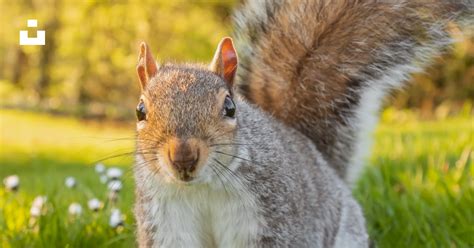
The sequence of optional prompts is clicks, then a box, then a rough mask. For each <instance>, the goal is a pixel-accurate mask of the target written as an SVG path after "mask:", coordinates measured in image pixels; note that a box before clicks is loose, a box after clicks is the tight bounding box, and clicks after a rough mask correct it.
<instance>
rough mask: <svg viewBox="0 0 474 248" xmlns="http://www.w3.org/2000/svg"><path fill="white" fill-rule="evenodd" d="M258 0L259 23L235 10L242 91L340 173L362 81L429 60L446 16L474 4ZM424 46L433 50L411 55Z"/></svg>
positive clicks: (349, 150) (352, 137) (458, 14)
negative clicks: (309, 142)
mask: <svg viewBox="0 0 474 248" xmlns="http://www.w3.org/2000/svg"><path fill="white" fill-rule="evenodd" d="M260 2H262V1H260ZM263 2H265V6H266V12H264V13H265V17H260V19H261V22H257V21H254V22H252V21H250V20H254V19H255V20H259V19H258V18H259V16H257V17H255V13H254V12H252V11H250V10H249V9H246V7H243V10H242V11H241V12H240V13H238V15H237V36H238V37H240V38H239V39H238V42H237V50H238V51H239V53H240V54H241V57H242V60H241V61H242V63H245V64H242V65H241V68H244V69H243V70H240V71H239V74H238V76H239V78H238V81H237V85H238V86H239V90H240V91H241V92H242V93H243V94H244V95H245V96H246V97H247V99H249V100H250V101H251V102H254V103H256V104H257V105H259V106H260V107H262V108H263V109H264V110H265V111H268V112H270V113H272V114H273V115H274V116H275V117H276V118H277V119H279V120H282V121H283V122H285V123H286V124H287V125H289V126H293V127H295V128H296V129H298V130H299V131H301V132H303V133H304V134H305V135H307V136H308V137H310V138H311V139H312V140H313V141H314V142H315V143H316V144H317V146H318V149H320V150H321V151H322V152H323V155H324V156H325V158H326V159H328V161H329V162H330V163H331V164H332V165H333V166H334V167H335V168H336V169H337V171H338V172H339V174H340V175H341V176H342V177H345V173H346V167H347V164H348V163H349V159H350V158H351V156H353V150H354V144H353V143H354V140H355V133H356V132H357V129H358V128H357V125H354V122H355V120H354V119H353V117H354V110H355V108H356V107H357V105H358V102H359V100H360V99H359V98H360V95H361V92H363V91H364V88H367V87H371V85H367V81H369V80H373V79H376V78H379V77H381V75H382V74H383V72H384V70H385V69H388V68H390V67H392V66H396V65H398V64H404V63H405V64H410V63H418V62H426V60H427V58H428V57H430V56H432V55H433V54H434V50H437V49H438V48H439V47H442V43H447V42H446V40H447V34H446V33H445V32H444V27H445V26H446V25H447V23H448V21H449V20H451V19H454V18H456V17H461V16H467V17H468V18H472V16H470V14H472V9H474V8H472V4H471V6H469V5H468V4H469V3H468V2H467V1H465V2H462V1H458V2H450V1H434V0H433V1H426V0H420V1H413V0H411V1H404V0H394V1H375V0H332V1H328V0H294V1H278V2H272V1H263ZM469 11H471V12H469ZM252 15H253V18H254V19H252V18H249V17H248V16H252ZM239 18H240V19H243V20H244V21H241V20H239ZM239 21H240V22H239ZM249 37H250V38H249ZM248 42H250V44H248ZM438 42H439V44H437V43H438ZM247 47H250V48H247ZM423 47H428V48H430V49H431V48H432V49H431V50H430V51H429V52H425V53H420V52H419V53H418V54H416V53H415V52H416V49H417V48H423ZM242 50H243V51H242ZM246 50H250V51H246ZM242 54H244V56H242ZM389 87H391V86H389V85H387V88H389ZM356 124H357V123H356Z"/></svg>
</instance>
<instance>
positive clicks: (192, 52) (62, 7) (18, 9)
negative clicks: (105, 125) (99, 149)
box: [0, 0, 474, 118]
mask: <svg viewBox="0 0 474 248" xmlns="http://www.w3.org/2000/svg"><path fill="white" fill-rule="evenodd" d="M236 3H237V0H229V1H167V0H143V1H140V2H138V1H132V0H123V1H109V0H103V1H67V0H18V1H9V0H0V13H1V14H0V59H1V60H0V83H1V85H0V106H7V105H8V106H15V107H27V108H41V109H47V110H52V111H60V112H66V113H73V114H78V115H82V116H85V115H87V116H97V117H103V116H109V117H114V118H130V117H132V116H133V109H134V107H135V104H136V100H137V96H138V93H139V92H138V89H139V87H138V86H137V82H136V81H137V80H136V74H135V65H136V62H137V61H136V59H137V53H138V49H137V48H138V44H139V43H140V42H141V41H146V42H147V43H148V44H149V45H150V47H151V49H152V51H153V52H154V55H155V57H156V58H157V59H158V60H159V62H160V63H166V61H170V60H172V61H176V62H184V61H202V62H208V61H210V59H211V57H212V54H213V51H214V49H215V46H216V44H217V43H218V41H219V40H220V39H221V38H222V37H223V36H225V35H230V34H231V27H230V22H231V18H230V16H231V13H232V10H233V8H234V7H235V5H236ZM30 18H36V19H38V24H39V26H38V29H45V30H46V32H47V33H46V39H47V42H46V46H44V47H43V46H19V45H18V31H19V30H22V29H26V28H27V27H26V20H27V19H30ZM28 30H29V31H31V32H35V31H36V29H30V28H28ZM473 44H474V41H473V39H472V38H471V39H470V40H466V41H464V42H462V43H459V44H458V45H457V46H456V47H455V49H453V51H452V52H451V53H449V54H447V55H446V56H445V57H443V58H442V59H440V61H439V62H438V63H437V64H436V65H434V66H433V67H432V68H431V69H429V70H428V72H427V73H425V74H421V75H416V76H415V80H414V81H416V82H415V83H414V84H413V85H412V86H409V87H407V89H406V90H405V91H402V92H400V93H397V94H396V96H395V100H393V101H392V102H390V104H395V105H396V106H397V107H417V108H420V109H425V110H426V111H428V112H429V111H432V110H433V109H434V108H435V107H436V106H437V105H439V104H440V103H442V102H444V101H446V100H450V101H451V102H463V101H466V100H467V101H473V95H474V93H473V92H474V89H473V87H474V86H473V83H472V78H473V77H474V64H473V63H474V62H473V61H474V59H473V58H474V51H473V50H474V48H473Z"/></svg>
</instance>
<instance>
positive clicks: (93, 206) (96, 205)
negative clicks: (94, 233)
mask: <svg viewBox="0 0 474 248" xmlns="http://www.w3.org/2000/svg"><path fill="white" fill-rule="evenodd" d="M87 206H89V209H90V210H92V211H97V210H99V209H100V208H101V207H102V202H101V201H99V200H98V199H97V198H92V199H90V200H89V201H88V202H87Z"/></svg>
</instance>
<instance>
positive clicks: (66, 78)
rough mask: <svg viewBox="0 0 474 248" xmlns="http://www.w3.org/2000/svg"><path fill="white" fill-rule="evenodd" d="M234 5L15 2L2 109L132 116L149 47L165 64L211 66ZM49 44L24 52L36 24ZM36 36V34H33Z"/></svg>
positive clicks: (1, 75) (6, 19)
mask: <svg viewBox="0 0 474 248" xmlns="http://www.w3.org/2000/svg"><path fill="white" fill-rule="evenodd" d="M232 5H233V1H223V2H183V1H165V0H148V1H120V2H115V1H72V2H71V1H65V0H47V1H34V0H31V1H7V0H0V7H1V8H2V11H1V12H2V15H1V18H2V19H1V23H2V24H1V25H2V28H1V29H0V37H1V38H0V39H2V40H1V42H0V54H2V56H1V57H2V60H1V61H0V82H1V83H2V84H9V85H13V87H7V86H3V87H5V88H3V89H0V90H1V91H0V95H1V96H2V99H3V101H2V102H1V104H2V105H14V106H23V107H29V108H31V107H38V104H39V107H40V108H45V109H52V110H57V111H60V112H69V113H76V114H80V115H83V114H87V115H92V116H104V115H105V116H112V117H124V116H130V115H131V114H132V113H133V111H129V112H126V113H124V112H123V109H131V110H133V109H134V105H135V104H136V100H137V98H138V89H139V87H138V84H137V82H136V81H137V80H136V73H135V66H136V63H137V56H138V45H139V43H140V42H141V41H146V42H147V43H148V44H149V45H150V47H151V48H152V50H153V52H154V53H155V55H156V57H157V58H158V59H159V60H160V61H163V62H166V61H169V60H176V61H180V62H182V61H210V59H211V56H212V53H213V51H214V49H215V46H216V44H217V43H218V41H219V40H220V39H221V38H222V37H223V36H225V35H230V33H229V28H228V24H229V20H228V19H229V17H228V16H229V13H230V9H231V7H232ZM32 17H34V18H37V19H38V22H39V27H38V28H39V29H45V30H46V46H44V47H42V46H18V31H19V30H21V29H26V28H27V27H26V20H27V19H28V18H32ZM28 30H29V31H30V32H32V33H34V32H35V29H28Z"/></svg>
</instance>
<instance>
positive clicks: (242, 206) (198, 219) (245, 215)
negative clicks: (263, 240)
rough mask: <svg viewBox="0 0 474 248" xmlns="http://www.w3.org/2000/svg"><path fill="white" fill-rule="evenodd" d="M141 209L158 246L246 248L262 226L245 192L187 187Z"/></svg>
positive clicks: (251, 198)
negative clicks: (237, 192)
mask: <svg viewBox="0 0 474 248" xmlns="http://www.w3.org/2000/svg"><path fill="white" fill-rule="evenodd" d="M144 207H145V208H147V211H146V212H148V213H149V215H150V216H149V217H150V218H149V220H150V221H152V222H154V223H153V224H152V225H153V226H154V227H155V228H154V229H155V230H156V231H155V232H154V234H153V239H154V241H155V242H154V243H155V244H156V245H157V246H165V247H167V246H176V245H177V244H180V245H178V246H181V247H249V246H252V243H254V242H255V241H256V237H257V235H258V233H259V229H260V228H259V227H260V226H261V223H260V221H259V219H260V218H259V216H258V212H259V211H258V209H257V205H256V204H255V199H253V196H252V195H250V194H247V193H244V192H239V194H233V193H229V192H226V191H220V190H215V189H210V188H208V187H199V188H190V189H189V190H184V191H182V192H180V194H174V195H161V196H157V197H155V198H154V199H153V200H152V202H149V203H148V206H144ZM150 224H151V223H150Z"/></svg>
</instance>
